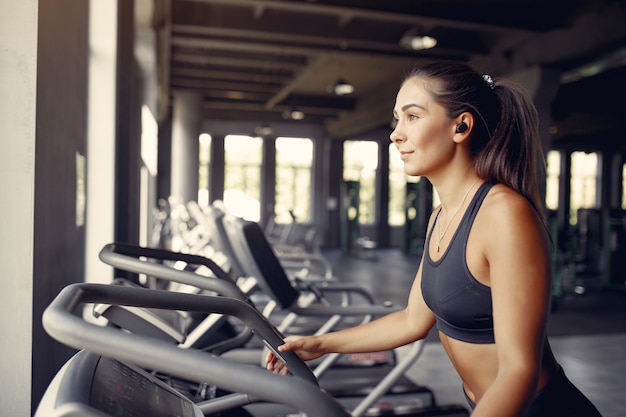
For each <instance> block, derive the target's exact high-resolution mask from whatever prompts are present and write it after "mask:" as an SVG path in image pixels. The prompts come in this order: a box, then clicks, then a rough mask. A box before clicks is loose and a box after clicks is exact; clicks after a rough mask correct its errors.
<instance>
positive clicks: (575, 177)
mask: <svg viewBox="0 0 626 417" xmlns="http://www.w3.org/2000/svg"><path fill="white" fill-rule="evenodd" d="M571 158H572V179H571V193H570V205H571V209H570V223H572V224H576V223H577V211H578V209H579V208H595V207H596V201H597V198H598V195H597V184H598V154H597V153H595V152H592V153H585V152H572V155H571Z"/></svg>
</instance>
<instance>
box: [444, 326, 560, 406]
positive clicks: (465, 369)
mask: <svg viewBox="0 0 626 417" xmlns="http://www.w3.org/2000/svg"><path fill="white" fill-rule="evenodd" d="M439 338H440V339H441V344H442V345H443V348H444V349H445V351H446V353H447V355H448V357H449V358H450V361H451V362H452V365H453V366H454V368H455V369H456V371H457V373H458V374H459V376H460V377H461V380H462V382H463V389H464V390H465V393H466V395H467V396H468V398H469V399H470V400H471V401H472V402H473V403H476V402H478V400H480V398H481V397H482V395H483V394H484V393H485V391H486V390H487V389H488V388H489V386H490V385H491V384H492V383H493V381H494V380H495V378H496V375H497V374H498V354H497V350H496V345H495V344H493V343H490V344H476V343H467V342H462V341H460V340H456V339H451V338H449V337H448V336H446V335H445V334H443V333H441V332H439ZM557 370H558V364H557V363H556V360H555V359H554V356H553V355H552V352H551V350H550V346H549V345H548V344H547V342H546V345H545V347H544V351H543V360H542V370H541V373H540V376H539V383H538V385H537V391H540V390H541V389H542V388H543V387H544V386H545V385H546V384H547V382H548V380H549V379H550V377H551V376H552V375H554V374H555V373H556V371H557Z"/></svg>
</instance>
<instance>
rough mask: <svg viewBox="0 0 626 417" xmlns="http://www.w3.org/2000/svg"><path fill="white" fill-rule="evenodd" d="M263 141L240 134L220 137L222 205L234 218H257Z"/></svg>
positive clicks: (258, 213) (259, 213) (253, 219)
mask: <svg viewBox="0 0 626 417" xmlns="http://www.w3.org/2000/svg"><path fill="white" fill-rule="evenodd" d="M262 161H263V139H261V138H258V137H257V138H253V137H250V136H242V135H228V136H226V137H225V138H224V205H225V206H226V208H227V209H228V211H230V212H231V213H233V214H234V215H235V216H239V217H243V218H245V219H247V220H251V221H259V220H260V218H261V205H260V201H261V163H262Z"/></svg>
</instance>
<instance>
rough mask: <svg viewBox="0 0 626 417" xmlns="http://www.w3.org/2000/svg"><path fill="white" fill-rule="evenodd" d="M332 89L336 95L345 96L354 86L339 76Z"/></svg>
mask: <svg viewBox="0 0 626 417" xmlns="http://www.w3.org/2000/svg"><path fill="white" fill-rule="evenodd" d="M333 91H334V92H335V94H337V95H338V96H345V95H346V94H352V92H353V91H354V86H353V85H352V84H350V83H349V82H347V81H346V80H344V79H343V78H340V79H339V80H337V82H336V83H335V86H334V87H333Z"/></svg>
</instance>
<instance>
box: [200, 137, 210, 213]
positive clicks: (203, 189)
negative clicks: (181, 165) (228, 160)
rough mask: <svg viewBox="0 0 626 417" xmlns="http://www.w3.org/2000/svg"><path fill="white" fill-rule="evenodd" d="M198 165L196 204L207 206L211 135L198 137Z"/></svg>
mask: <svg viewBox="0 0 626 417" xmlns="http://www.w3.org/2000/svg"><path fill="white" fill-rule="evenodd" d="M198 140H199V141H200V148H199V155H198V159H199V164H198V166H199V167H198V204H200V205H201V206H208V205H209V165H210V162H211V135H209V134H208V133H203V134H201V135H200V137H199V139H198Z"/></svg>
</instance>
